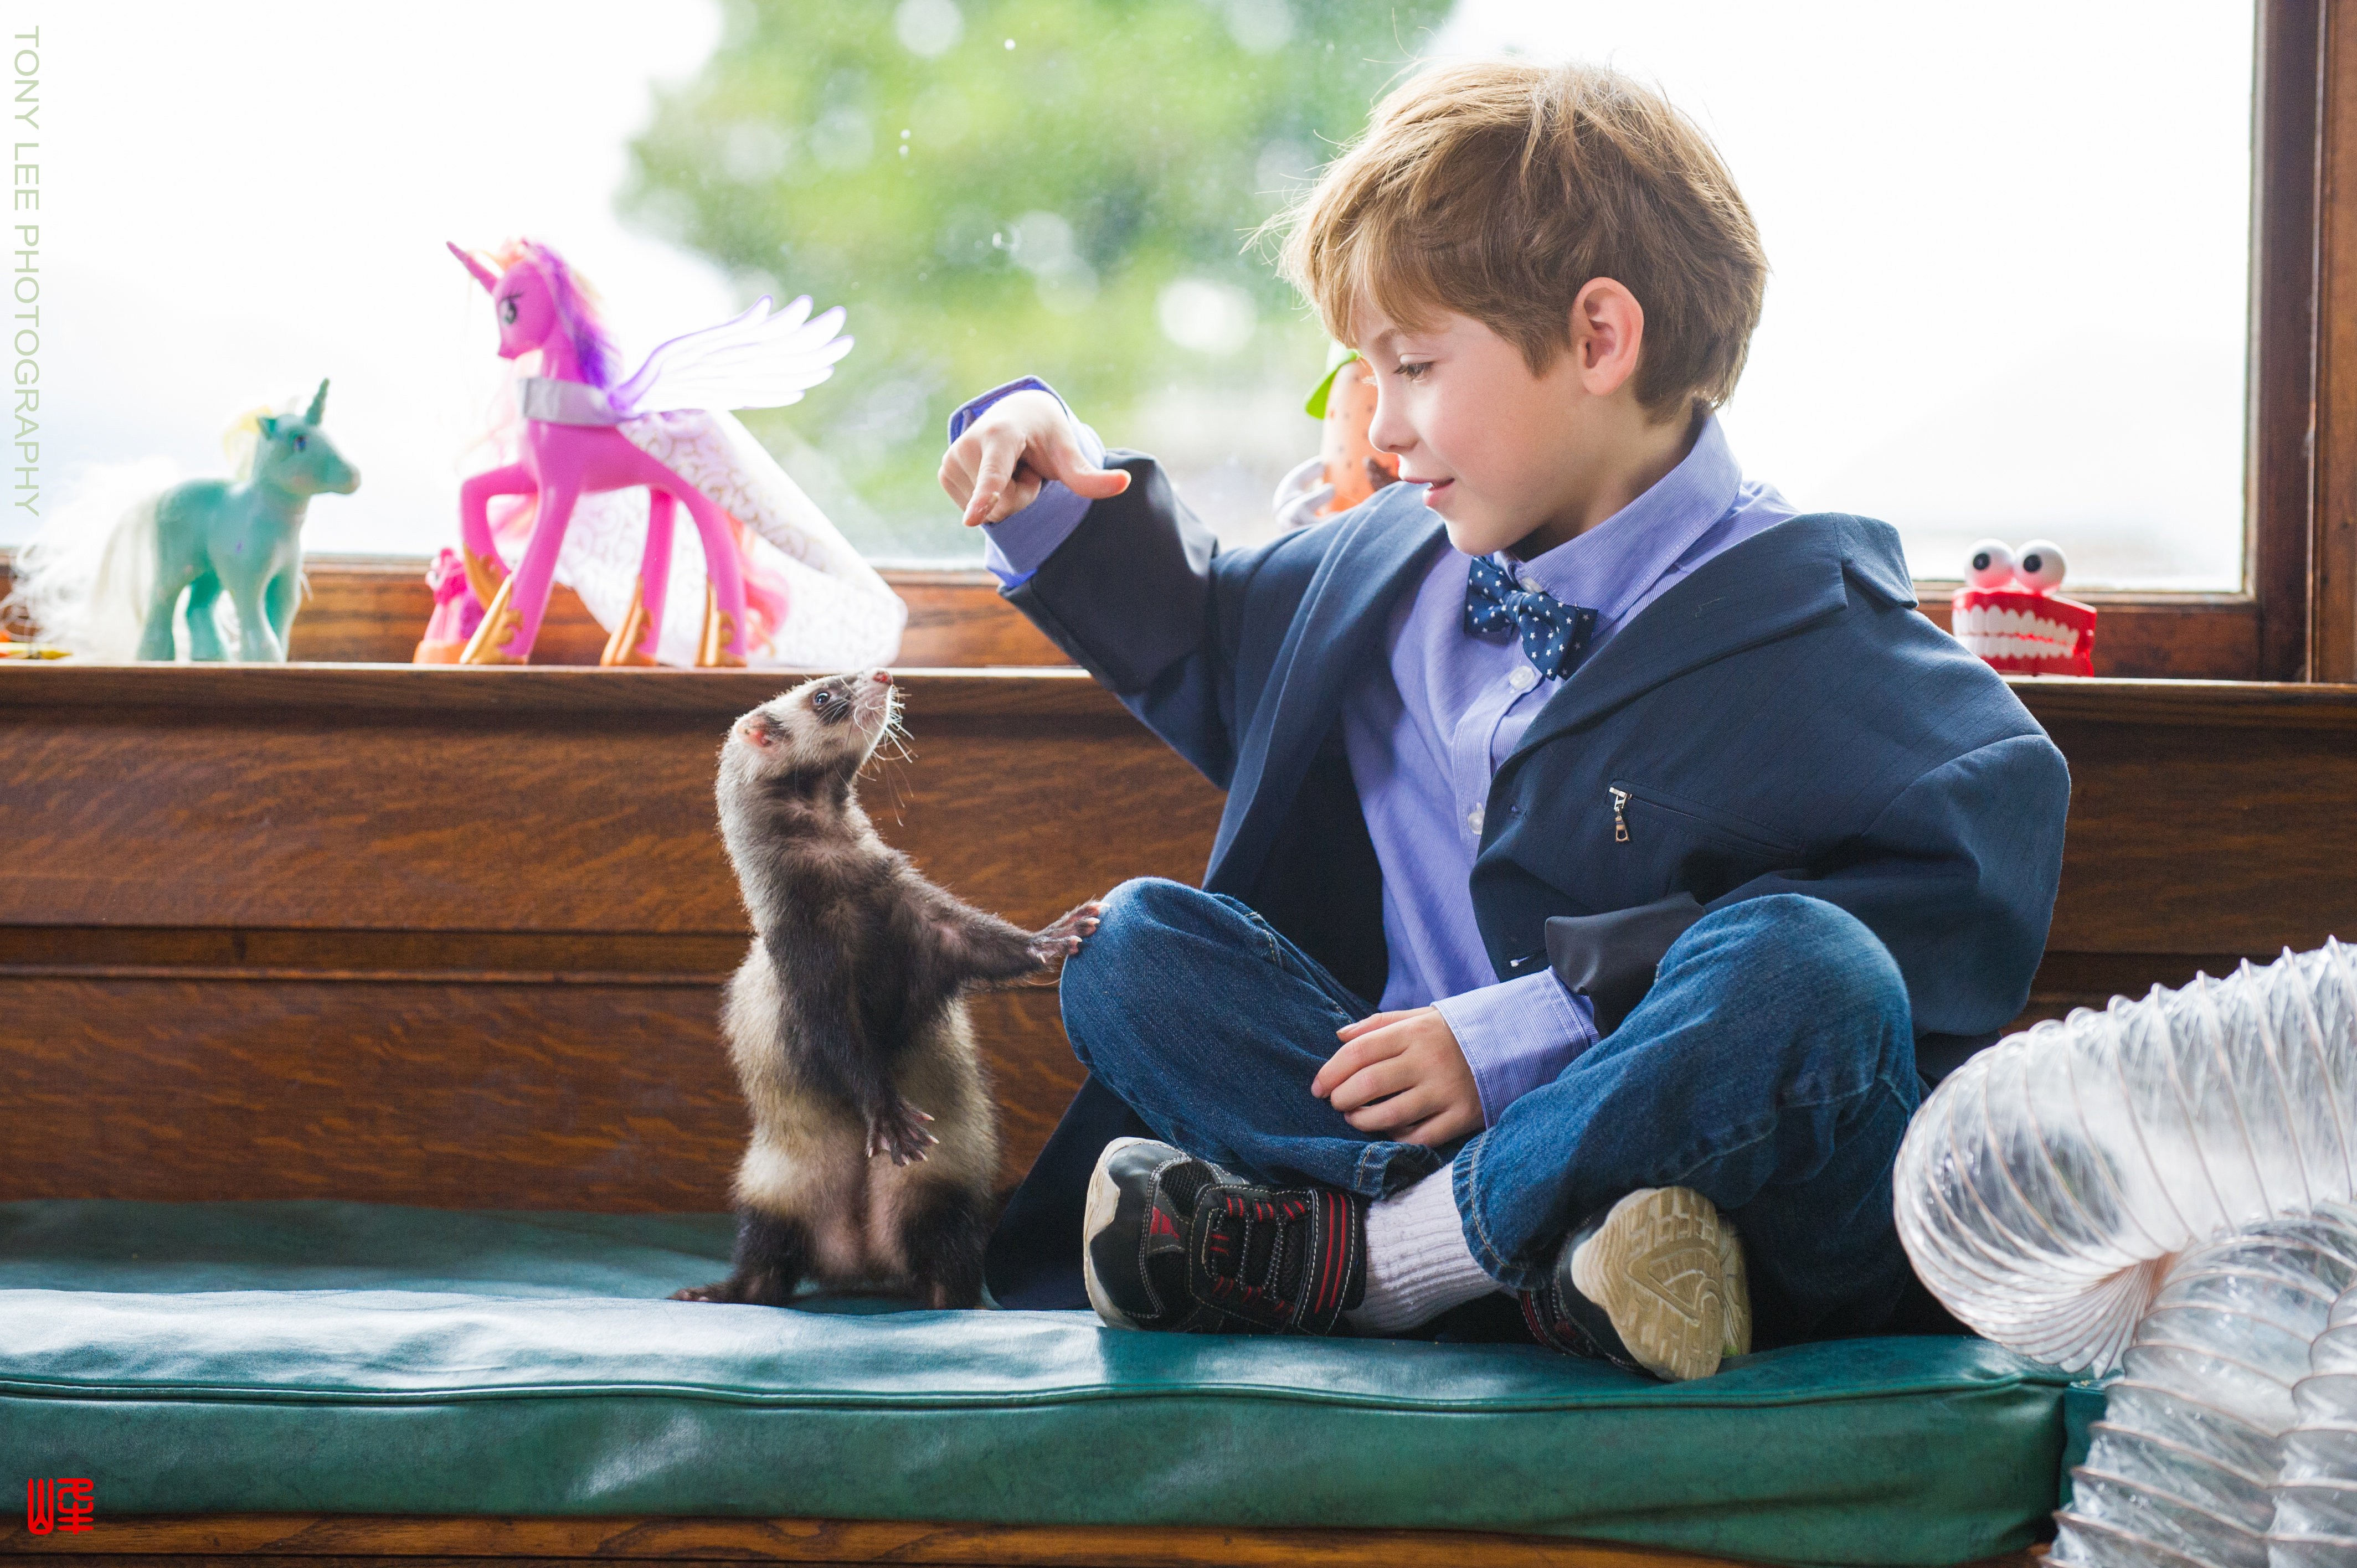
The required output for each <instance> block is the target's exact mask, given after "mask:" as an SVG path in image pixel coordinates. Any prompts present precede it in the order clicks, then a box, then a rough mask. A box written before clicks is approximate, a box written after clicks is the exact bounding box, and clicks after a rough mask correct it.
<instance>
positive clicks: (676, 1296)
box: [671, 1280, 728, 1301]
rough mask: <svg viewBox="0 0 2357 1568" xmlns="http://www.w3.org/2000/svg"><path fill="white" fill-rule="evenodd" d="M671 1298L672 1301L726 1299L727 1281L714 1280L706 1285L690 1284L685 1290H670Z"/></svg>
mask: <svg viewBox="0 0 2357 1568" xmlns="http://www.w3.org/2000/svg"><path fill="white" fill-rule="evenodd" d="M671 1298H672V1300H673V1301H726V1300H727V1299H728V1282H727V1281H726V1280H715V1281H713V1282H712V1283H710V1284H708V1285H690V1286H688V1287H687V1288H686V1289H685V1290H675V1291H673V1292H672V1293H671Z"/></svg>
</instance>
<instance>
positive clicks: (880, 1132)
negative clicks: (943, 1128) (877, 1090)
mask: <svg viewBox="0 0 2357 1568" xmlns="http://www.w3.org/2000/svg"><path fill="white" fill-rule="evenodd" d="M931 1120H932V1118H931V1116H928V1115H926V1114H925V1113H924V1112H921V1111H920V1110H918V1109H917V1108H916V1107H915V1106H913V1105H911V1104H909V1102H908V1101H905V1100H902V1099H900V1098H899V1097H898V1096H897V1095H896V1096H894V1098H893V1103H892V1105H891V1106H890V1107H889V1108H888V1109H887V1110H884V1111H881V1112H877V1114H876V1115H874V1116H871V1117H869V1118H868V1120H867V1157H868V1158H869V1159H871V1160H872V1159H874V1158H875V1157H876V1156H877V1155H891V1156H892V1163H893V1164H894V1165H908V1164H909V1163H911V1162H912V1161H918V1160H921V1159H923V1158H924V1157H925V1151H926V1149H927V1148H929V1147H931V1145H932V1144H938V1143H940V1142H941V1140H940V1139H939V1138H936V1137H934V1136H933V1135H932V1134H931V1133H928V1132H926V1131H925V1129H924V1127H923V1126H922V1125H921V1123H923V1122H930V1121H931Z"/></svg>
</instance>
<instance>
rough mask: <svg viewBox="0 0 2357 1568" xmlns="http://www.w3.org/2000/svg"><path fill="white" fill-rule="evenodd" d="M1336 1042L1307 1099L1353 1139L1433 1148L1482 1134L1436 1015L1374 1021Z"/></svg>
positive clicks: (1449, 1037) (1477, 1099)
mask: <svg viewBox="0 0 2357 1568" xmlns="http://www.w3.org/2000/svg"><path fill="white" fill-rule="evenodd" d="M1336 1034H1337V1035H1338V1036H1340V1039H1341V1041H1342V1048H1341V1049H1340V1050H1339V1051H1336V1052H1335V1053H1334V1054H1333V1055H1332V1056H1331V1057H1329V1058H1327V1061H1326V1065H1325V1066H1324V1067H1322V1068H1319V1069H1318V1076H1317V1077H1316V1078H1314V1079H1310V1081H1309V1092H1310V1093H1312V1094H1314V1095H1316V1096H1318V1099H1320V1100H1327V1101H1332V1102H1333V1105H1334V1109H1335V1110H1337V1111H1339V1112H1341V1113H1342V1117H1343V1120H1345V1121H1347V1122H1350V1123H1351V1126H1353V1127H1356V1128H1357V1129H1358V1130H1359V1131H1360V1132H1361V1133H1377V1134H1379V1135H1381V1136H1383V1137H1387V1138H1390V1139H1393V1140H1394V1141H1395V1142H1398V1143H1402V1144H1427V1145H1431V1146H1435V1147H1437V1146H1438V1145H1439V1144H1451V1143H1455V1142H1456V1141H1457V1140H1458V1139H1459V1138H1463V1137H1469V1136H1470V1135H1471V1134H1473V1133H1478V1132H1480V1130H1481V1091H1480V1089H1478V1088H1477V1087H1475V1085H1474V1082H1473V1069H1471V1068H1470V1067H1469V1066H1467V1065H1466V1061H1465V1052H1464V1051H1463V1050H1462V1049H1461V1048H1459V1047H1458V1044H1457V1035H1456V1033H1455V1031H1453V1030H1452V1029H1450V1028H1449V1026H1448V1019H1446V1018H1443V1017H1442V1016H1441V1015H1440V1012H1439V1009H1437V1008H1434V1007H1417V1008H1414V1009H1412V1010H1410V1011H1408V1012H1405V1013H1378V1014H1376V1015H1373V1016H1372V1017H1371V1018H1361V1019H1360V1020H1359V1021H1358V1022H1357V1023H1355V1024H1352V1025H1351V1026H1349V1027H1347V1028H1343V1029H1339V1030H1337V1031H1336Z"/></svg>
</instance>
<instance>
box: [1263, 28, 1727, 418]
mask: <svg viewBox="0 0 2357 1568" xmlns="http://www.w3.org/2000/svg"><path fill="white" fill-rule="evenodd" d="M1286 221H1287V222H1288V223H1289V226H1290V230H1291V232H1290V233H1289V235H1288V236H1287V238H1286V243H1285V251H1284V258H1283V266H1284V270H1285V274H1286V277H1288V278H1290V279H1291V280H1292V281H1293V283H1294V284H1295V285H1296V286H1297V287H1298V288H1299V289H1300V290H1301V292H1302V294H1303V295H1306V296H1307V297H1308V299H1309V300H1310V301H1311V303H1312V304H1314V305H1315V306H1317V309H1318V315H1319V316H1320V317H1323V318H1324V321H1325V324H1326V330H1327V331H1328V332H1329V333H1331V334H1332V335H1333V336H1334V337H1335V338H1337V339H1338V340H1340V341H1341V342H1345V343H1348V342H1353V341H1355V340H1356V338H1355V336H1354V335H1353V333H1352V330H1351V313H1352V311H1353V309H1354V308H1355V307H1356V306H1357V304H1358V302H1359V301H1360V300H1361V299H1364V300H1367V301H1370V302H1372V304H1373V306H1375V308H1376V309H1377V310H1380V311H1381V312H1383V315H1384V316H1385V317H1389V318H1390V319H1391V320H1393V321H1394V322H1396V323H1398V324H1399V325H1401V326H1403V327H1406V328H1411V329H1414V328H1420V327H1425V326H1428V325H1429V324H1430V322H1431V317H1432V315H1433V312H1434V311H1435V310H1436V309H1447V310H1453V311H1456V312H1457V313H1458V314H1459V315H1463V316H1469V317H1472V318H1473V319H1474V320H1476V321H1479V322H1480V323H1481V324H1482V325H1483V326H1485V327H1487V328H1490V330H1491V331H1492V332H1495V333H1497V334H1498V335H1499V336H1500V337H1501V338H1505V339H1506V340H1507V341H1508V342H1511V343H1512V344H1513V345H1514V346H1515V347H1517V348H1518V349H1521V350H1522V353H1523V360H1524V362H1525V363H1527V364H1528V365H1529V366H1530V368H1531V373H1532V374H1533V375H1540V374H1544V372H1545V371H1546V369H1547V367H1548V366H1550V365H1551V364H1553V363H1554V362H1555V356H1556V355H1557V354H1558V353H1561V352H1562V351H1563V350H1564V349H1566V348H1568V347H1569V346H1570V342H1571V335H1570V326H1571V306H1572V301H1573V300H1574V299H1575V298H1577V295H1578V294H1579V291H1580V290H1581V289H1582V288H1584V287H1585V286H1587V284H1588V283H1589V282H1590V281H1591V280H1593V279H1596V278H1599V277H1609V278H1611V279H1613V280H1614V281H1616V282H1618V283H1619V284H1620V285H1622V286H1623V287H1625V288H1627V289H1628V290H1629V292H1630V293H1631V294H1632V295H1636V297H1637V303H1638V304H1639V305H1641V306H1643V307H1644V311H1645V335H1644V339H1643V349H1642V350H1641V354H1640V356H1639V359H1638V363H1637V373H1636V377H1635V381H1634V387H1635V392H1636V396H1637V401H1638V402H1639V403H1641V404H1642V405H1643V406H1644V407H1645V408H1646V409H1647V410H1649V411H1651V412H1652V413H1655V414H1656V415H1658V416H1660V417H1663V418H1668V417H1670V416H1672V415H1674V414H1678V413H1684V412H1686V410H1687V409H1688V408H1689V407H1690V405H1691V404H1692V403H1706V404H1709V405H1711V406H1714V407H1715V406H1717V404H1719V403H1725V402H1726V401H1727V397H1728V396H1729V395H1730V394H1731V393H1732V392H1734V391H1735V382H1736V378H1737V377H1738V376H1740V375H1741V374H1742V373H1743V360H1744V356H1745V354H1746V353H1747V352H1748V351H1749V348H1750V342H1751V329H1752V328H1754V327H1756V326H1757V325H1759V321H1760V295H1761V294H1762V292H1763V291H1764V289H1765V287H1766V285H1767V280H1768V260H1767V257H1766V255H1765V254H1764V253H1763V252H1761V251H1760V234H1759V231H1758V230H1757V229H1756V228H1754V227H1753V225H1752V222H1751V213H1750V209H1748V208H1746V207H1745V206H1744V204H1743V197H1742V195H1741V194H1740V193H1739V192H1738V191H1737V190H1736V188H1735V181H1734V179H1733V177H1730V176H1729V175H1728V174H1727V166H1726V165H1725V164H1723V163H1721V162H1720V161H1719V157H1718V153H1717V149H1715V148H1714V147H1712V145H1710V139H1709V138H1708V137H1706V136H1705V135H1704V134H1702V132H1701V131H1700V130H1699V129H1698V128H1697V127H1696V126H1695V124H1694V123H1693V122H1692V121H1690V120H1688V119H1687V118H1686V117H1685V116H1684V115H1683V114H1681V113H1678V112H1677V110H1675V109H1674V108H1673V107H1671V105H1670V103H1669V102H1668V101H1667V100H1666V99H1664V98H1663V97H1662V95H1661V94H1660V93H1658V92H1654V91H1651V90H1649V89H1647V88H1645V87H1643V86H1641V85H1640V84H1639V83H1637V82H1636V81H1632V80H1631V79H1630V78H1628V77H1626V76H1623V75H1622V74H1620V72H1619V71H1617V70H1609V69H1608V68H1606V67H1602V66H1592V65H1577V64H1571V65H1558V66H1552V67H1548V66H1536V65H1521V64H1515V63H1512V62H1506V61H1496V62H1488V63H1480V64H1471V65H1458V66H1449V67H1446V68H1443V69H1441V70H1434V71H1432V72H1430V73H1428V74H1426V75H1424V76H1419V77H1417V78H1416V79H1415V81H1410V82H1408V83H1406V84H1405V85H1404V86H1402V87H1401V88H1399V89H1398V90H1397V91H1394V92H1393V93H1392V94H1391V95H1390V96H1388V97H1387V98H1385V99H1384V100H1383V102H1381V103H1379V104H1377V105H1376V107H1375V117H1374V123H1373V124H1372V125H1371V126H1370V127H1369V128H1368V131H1367V134H1366V135H1365V136H1363V137H1361V139H1360V141H1359V142H1358V143H1357V145H1353V146H1352V147H1351V148H1350V149H1349V150H1348V151H1346V152H1344V153H1343V155H1342V156H1340V157H1339V158H1337V159H1336V160H1335V161H1334V162H1333V163H1332V164H1330V165H1329V166H1327V169H1326V172H1325V174H1324V175H1323V176H1322V177H1320V178H1319V179H1318V183H1317V185H1316V187H1315V188H1312V189H1311V190H1310V192H1309V193H1308V196H1307V197H1305V198H1304V199H1303V200H1302V201H1301V203H1300V205H1299V206H1298V207H1297V208H1296V209H1294V210H1293V212H1292V213H1291V214H1290V215H1289V217H1288V219H1287V220H1286Z"/></svg>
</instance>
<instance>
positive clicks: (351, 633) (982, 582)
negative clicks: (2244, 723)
mask: <svg viewBox="0 0 2357 1568" xmlns="http://www.w3.org/2000/svg"><path fill="white" fill-rule="evenodd" d="M305 570H306V575H307V578H308V581H309V587H310V594H309V596H308V597H307V599H306V600H305V601H304V605H303V607H302V609H301V611H300V612H299V613H298V615H297V616H296V621H295V636H294V649H293V651H294V654H295V657H296V660H298V661H300V662H305V663H322V664H406V663H408V662H409V660H410V657H411V655H412V654H413V653H414V651H415V650H416V646H417V639H418V637H419V635H420V634H421V633H423V632H424V630H425V622H426V619H427V618H428V617H429V616H430V615H431V614H432V612H433V600H432V598H431V596H429V594H428V593H427V591H426V587H425V563H424V562H423V561H414V560H407V559H402V558H396V557H382V556H333V555H328V556H315V557H312V558H311V559H310V560H309V561H308V562H307V564H306V568H305ZM884 578H885V580H886V581H887V582H888V583H890V584H891V585H892V586H893V588H894V590H895V591H896V592H898V593H899V595H900V596H901V597H902V598H903V599H905V600H907V601H908V605H909V626H908V630H907V633H906V635H905V636H904V637H903V639H902V640H901V648H900V658H899V662H900V663H902V664H906V665H910V666H932V667H939V668H957V669H985V668H993V667H997V666H1017V667H1038V666H1044V665H1062V664H1069V663H1070V662H1071V661H1070V660H1067V659H1066V658H1065V657H1064V654H1063V651H1062V650H1060V649H1059V648H1057V647H1056V646H1055V644H1053V643H1051V642H1049V640H1048V639H1047V638H1046V637H1044V636H1043V635H1041V634H1040V632H1039V629H1038V628H1035V627H1034V626H1032V625H1031V623H1030V622H1029V621H1028V620H1026V619H1024V618H1023V616H1022V614H1021V612H1019V611H1017V609H1016V608H1015V607H1014V606H1012V605H1010V604H1008V603H1007V602H1006V600H1005V599H1004V598H1002V597H1000V596H999V592H998V580H997V579H996V577H993V576H992V575H990V574H989V573H988V572H985V571H981V570H963V569H959V568H954V567H943V568H912V567H890V568H887V569H886V570H885V572H884ZM7 583H8V574H7V552H5V551H0V594H5V591H6V587H7ZM1955 587H1956V585H1955V584H1953V583H1946V582H1922V583H1918V584H1917V585H1916V593H1917V595H1918V596H1919V597H1921V600H1922V609H1923V613H1924V614H1925V615H1926V616H1928V617H1930V618H1932V621H1933V622H1934V623H1935V624H1937V625H1938V626H1940V627H1941V628H1943V629H1946V628H1947V627H1948V623H1949V606H1948V598H1949V596H1950V595H1951V594H1952V593H1953V592H1954V590H1955ZM2081 597H2083V598H2084V599H2085V600H2086V602H2087V603H2089V604H2092V605H2093V606H2094V607H2096V608H2097V610H2099V611H2100V612H2101V614H2102V619H2101V620H2100V621H2099V622H2098V623H2097V627H2096V636H2095V673H2096V675H2097V676H2098V677H2105V676H2111V677H2121V678H2127V679H2141V678H2158V679H2192V680H2219V679H2226V680H2244V679H2249V678H2251V677H2254V676H2255V675H2257V674H2258V673H2259V671H2260V669H2261V662H2260V616H2259V609H2258V604H2257V601H2256V600H2255V599H2253V598H2251V597H2250V596H2247V595H2240V594H2135V593H2090V594H2086V595H2083V596H2081ZM605 645H606V630H605V628H603V627H600V626H599V625H598V624H597V621H596V620H595V619H593V618H591V617H590V615H589V612H588V610H587V608H586V607H584V606H583V605H582V603H581V601H580V599H579V598H578V597H577V596H575V595H574V594H573V592H572V591H571V590H570V589H567V588H561V587H560V588H558V589H556V590H555V592H554V594H553V595H552V596H550V599H549V606H548V615H547V618H546V619H544V621H543V622H542V623H541V630H540V639H539V641H538V643H537V644H536V645H535V646H534V648H533V662H534V664H535V665H539V666H564V665H581V664H595V663H597V656H598V654H599V652H600V651H601V650H603V649H604V648H605Z"/></svg>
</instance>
